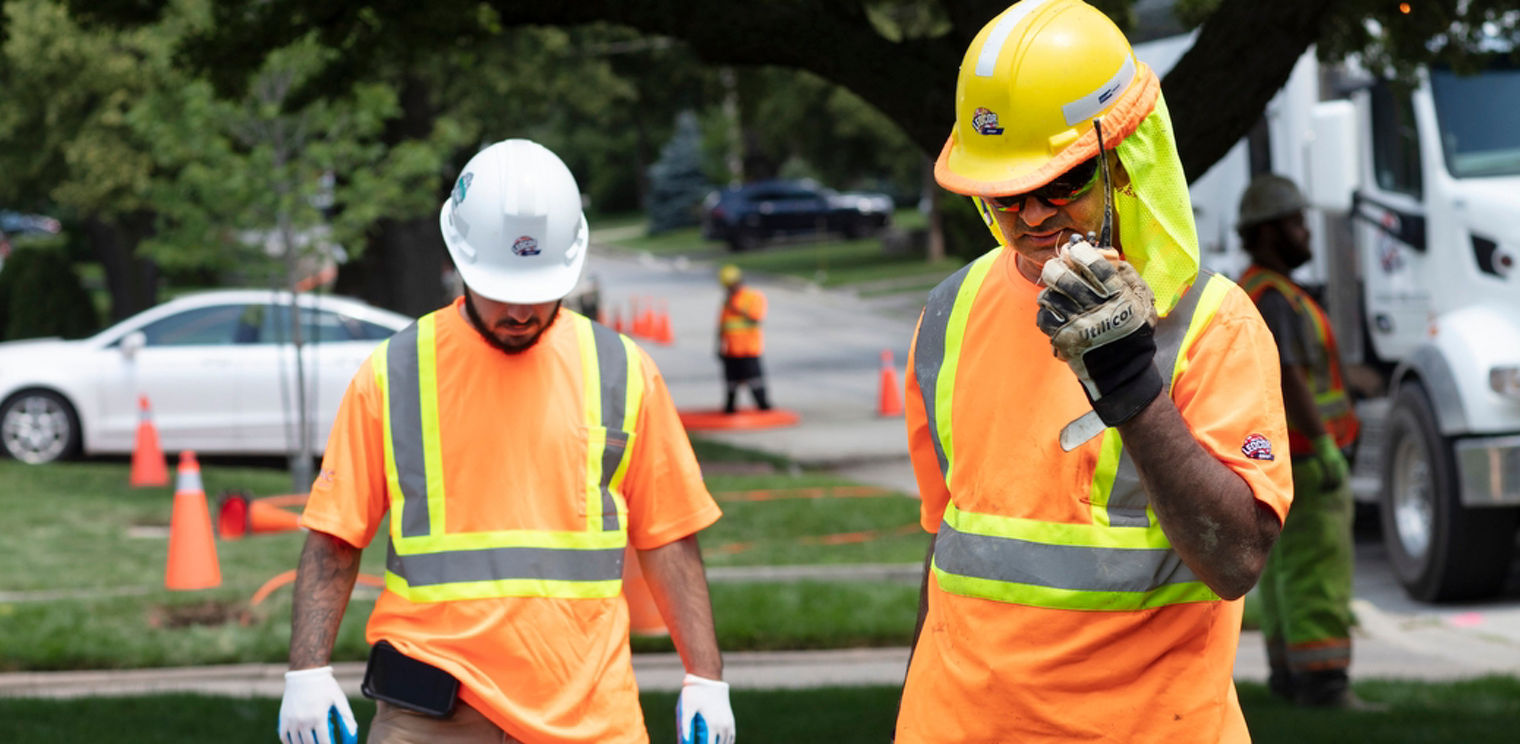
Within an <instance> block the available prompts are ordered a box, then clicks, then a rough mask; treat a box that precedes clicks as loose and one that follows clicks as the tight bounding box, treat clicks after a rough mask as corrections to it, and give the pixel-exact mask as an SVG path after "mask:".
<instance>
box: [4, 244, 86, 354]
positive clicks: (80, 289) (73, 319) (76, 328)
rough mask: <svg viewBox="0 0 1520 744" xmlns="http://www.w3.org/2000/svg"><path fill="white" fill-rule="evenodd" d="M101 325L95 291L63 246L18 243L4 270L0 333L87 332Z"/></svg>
mask: <svg viewBox="0 0 1520 744" xmlns="http://www.w3.org/2000/svg"><path fill="white" fill-rule="evenodd" d="M99 329H100V318H99V317H98V316H97V315H96V313H95V306H94V304H93V303H92V302H91V301H90V295H89V293H88V292H86V291H85V289H84V285H83V284H81V283H80V281H79V275H78V274H75V273H74V268H73V266H72V265H71V264H70V263H69V259H68V257H67V256H66V255H65V254H64V252H63V251H62V250H60V249H58V248H57V247H54V246H30V247H26V248H18V249H17V250H16V251H15V252H14V253H12V254H11V257H10V258H9V259H7V260H6V262H5V268H4V270H3V271H0V338H4V339H6V340H15V339H22V338H38V337H42V336H62V337H63V338H84V337H85V336H88V335H90V334H92V333H94V332H95V331H97V330H99Z"/></svg>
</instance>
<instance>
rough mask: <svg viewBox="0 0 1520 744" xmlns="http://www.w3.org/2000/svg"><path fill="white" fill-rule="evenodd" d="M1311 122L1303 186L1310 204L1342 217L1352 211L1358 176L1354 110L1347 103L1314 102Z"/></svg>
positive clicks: (1349, 103) (1348, 102)
mask: <svg viewBox="0 0 1520 744" xmlns="http://www.w3.org/2000/svg"><path fill="white" fill-rule="evenodd" d="M1311 121H1312V124H1311V126H1312V128H1313V130H1312V131H1313V136H1312V137H1311V138H1310V140H1309V178H1308V183H1306V184H1304V185H1305V187H1306V188H1305V192H1306V195H1307V197H1308V199H1309V205H1310V206H1313V207H1317V208H1319V209H1322V210H1324V211H1326V212H1332V213H1341V214H1344V213H1346V212H1349V211H1350V210H1351V195H1352V193H1353V192H1355V191H1356V188H1357V181H1358V178H1357V176H1358V174H1359V171H1358V169H1357V157H1358V156H1359V155H1360V154H1361V152H1360V149H1359V147H1358V143H1357V138H1356V107H1355V106H1354V105H1353V104H1352V103H1351V102H1350V101H1324V102H1322V103H1317V104H1315V105H1314V111H1313V113H1312V114H1311Z"/></svg>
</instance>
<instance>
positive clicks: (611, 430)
mask: <svg viewBox="0 0 1520 744" xmlns="http://www.w3.org/2000/svg"><path fill="white" fill-rule="evenodd" d="M591 333H592V338H593V339H595V341H596V368H597V374H599V375H600V376H601V388H602V428H604V429H606V430H607V444H606V446H605V447H603V448H602V482H601V489H602V529H603V530H606V531H609V532H611V531H614V530H616V529H617V528H618V515H617V501H615V500H614V499H613V498H612V488H611V486H612V476H613V475H614V474H616V473H617V469H618V466H619V465H621V464H622V462H623V453H624V451H625V450H627V448H628V434H627V432H625V431H623V416H624V414H625V413H626V411H627V405H628V350H627V349H625V348H623V340H622V338H621V337H619V335H618V332H617V331H614V330H612V329H611V328H608V327H607V326H604V325H602V324H600V323H592V324H591Z"/></svg>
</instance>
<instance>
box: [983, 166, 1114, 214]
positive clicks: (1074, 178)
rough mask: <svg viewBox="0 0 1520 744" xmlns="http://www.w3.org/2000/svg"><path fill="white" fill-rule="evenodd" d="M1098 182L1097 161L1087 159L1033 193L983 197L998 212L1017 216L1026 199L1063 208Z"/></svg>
mask: <svg viewBox="0 0 1520 744" xmlns="http://www.w3.org/2000/svg"><path fill="white" fill-rule="evenodd" d="M1097 182H1098V159H1097V158H1095V157H1094V158H1088V159H1087V160H1084V161H1082V162H1081V163H1078V164H1077V166H1076V167H1074V168H1072V169H1071V170H1069V171H1066V172H1065V173H1062V174H1061V175H1059V176H1056V177H1055V178H1054V179H1051V181H1050V183H1047V184H1045V185H1044V186H1041V187H1039V188H1037V189H1035V190H1034V191H1026V192H1024V193H1022V194H1013V195H1011V196H989V197H985V198H986V200H987V203H988V204H990V205H992V208H993V209H996V210H997V211H999V212H1007V213H1009V214H1017V213H1018V212H1019V211H1020V210H1022V209H1023V208H1024V200H1025V199H1027V198H1028V197H1031V196H1032V197H1034V198H1036V199H1039V200H1040V201H1041V202H1043V203H1044V204H1045V206H1047V207H1064V206H1066V205H1067V204H1070V203H1072V202H1074V201H1076V200H1078V199H1080V198H1082V195H1083V194H1086V193H1087V192H1089V191H1091V190H1092V187H1093V184H1096V183H1097Z"/></svg>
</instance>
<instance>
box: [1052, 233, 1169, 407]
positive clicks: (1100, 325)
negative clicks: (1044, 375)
mask: <svg viewBox="0 0 1520 744" xmlns="http://www.w3.org/2000/svg"><path fill="white" fill-rule="evenodd" d="M1105 252H1107V253H1109V254H1111V255H1112V256H1113V258H1112V259H1110V258H1108V257H1105V256H1104V252H1100V251H1099V250H1098V249H1097V248H1094V247H1093V246H1092V244H1090V243H1088V242H1086V241H1084V240H1080V239H1077V238H1073V240H1072V242H1071V243H1070V244H1068V245H1066V246H1064V247H1063V248H1062V250H1061V251H1060V253H1059V254H1058V255H1057V256H1056V257H1055V258H1052V259H1050V260H1049V261H1046V262H1045V268H1044V270H1043V271H1042V272H1041V273H1040V280H1041V281H1042V283H1044V285H1045V289H1043V290H1041V291H1040V294H1039V297H1037V298H1036V300H1035V301H1036V302H1037V303H1038V304H1039V306H1040V309H1039V312H1037V313H1036V314H1035V324H1036V325H1038V326H1039V327H1040V330H1041V331H1044V332H1045V335H1047V336H1049V337H1050V345H1051V347H1052V348H1053V349H1054V350H1055V354H1056V357H1058V358H1060V359H1061V360H1062V361H1065V362H1066V363H1067V364H1068V365H1069V366H1070V367H1071V370H1072V371H1073V372H1075V373H1076V375H1077V379H1079V380H1081V381H1082V389H1083V391H1085V392H1086V393H1087V399H1088V400H1089V401H1090V402H1091V403H1092V407H1093V410H1094V411H1095V412H1097V414H1098V418H1100V419H1102V420H1103V424H1104V425H1105V426H1118V425H1119V424H1122V423H1124V422H1126V421H1128V420H1130V419H1131V418H1134V417H1135V415H1136V414H1138V413H1140V411H1142V410H1144V409H1145V407H1146V406H1147V405H1149V404H1150V402H1151V401H1153V400H1155V399H1156V396H1157V395H1160V394H1161V375H1160V374H1159V373H1158V372H1157V371H1156V365H1155V364H1153V363H1152V360H1153V359H1154V357H1155V356H1156V341H1155V338H1154V329H1155V326H1156V304H1155V299H1154V296H1153V295H1152V294H1151V289H1150V287H1149V286H1147V285H1146V283H1145V280H1143V279H1141V278H1140V274H1139V272H1137V271H1135V267H1133V266H1131V265H1130V264H1129V262H1127V261H1124V260H1122V259H1119V258H1118V254H1117V253H1115V252H1113V251H1112V250H1108V251H1105Z"/></svg>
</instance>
